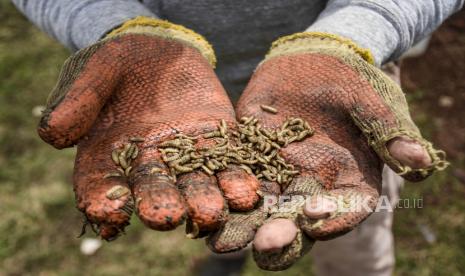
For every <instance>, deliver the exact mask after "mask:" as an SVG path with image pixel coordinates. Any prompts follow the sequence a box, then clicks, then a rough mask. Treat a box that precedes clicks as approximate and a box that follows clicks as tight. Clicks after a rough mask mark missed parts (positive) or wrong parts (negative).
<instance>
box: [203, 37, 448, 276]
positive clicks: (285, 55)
mask: <svg viewBox="0 0 465 276" xmlns="http://www.w3.org/2000/svg"><path fill="white" fill-rule="evenodd" d="M372 62H373V59H372V58H371V55H370V53H369V52H368V51H367V50H364V49H361V48H359V47H357V45H355V44H354V43H353V42H351V41H349V40H346V39H343V38H340V37H337V36H333V35H329V34H323V33H299V34H295V35H291V36H288V37H284V38H281V39H279V40H278V41H277V42H275V43H274V44H273V46H272V49H271V51H270V52H269V54H268V55H267V57H266V59H265V61H264V62H262V63H261V64H260V65H259V67H258V68H257V70H256V71H255V73H254V75H253V77H252V79H251V80H250V83H249V84H248V86H247V88H246V90H245V92H244V94H243V95H242V97H241V99H240V100H239V103H238V105H237V109H236V112H237V115H238V117H242V116H255V117H256V118H258V119H259V121H260V122H261V124H262V125H263V127H264V128H265V127H266V128H270V129H273V128H276V127H278V126H280V125H281V124H282V122H283V121H284V120H286V118H288V117H300V118H303V119H304V120H306V121H308V122H309V123H310V125H311V126H312V127H313V128H314V129H315V134H314V136H313V137H311V138H307V139H306V140H304V141H301V142H296V143H293V144H291V145H289V146H288V147H285V148H283V149H281V155H282V156H283V157H284V159H285V160H286V162H288V163H291V164H293V165H294V166H295V167H296V169H297V170H299V171H300V174H299V175H298V176H296V177H295V178H294V179H293V181H292V183H291V184H290V185H289V186H288V187H282V194H281V195H282V196H287V198H284V199H285V200H284V202H283V203H282V204H279V206H275V207H279V208H274V209H271V210H270V209H269V208H263V207H264V206H266V205H267V204H268V203H269V200H271V202H272V203H273V200H272V199H271V198H269V197H265V199H264V206H262V207H260V208H259V209H256V210H254V211H252V212H249V213H246V214H230V219H229V221H228V222H227V223H226V224H225V225H224V226H223V227H222V228H221V229H220V230H219V231H217V232H216V233H214V234H212V235H211V236H210V237H209V239H208V244H209V246H210V248H211V249H212V250H213V251H216V252H228V251H233V250H238V249H240V248H242V247H245V246H246V245H247V243H248V242H250V241H252V239H253V240H254V258H255V261H256V263H257V265H258V266H259V267H261V268H263V269H267V270H282V269H285V268H287V267H289V266H290V265H292V263H294V262H295V261H296V260H297V259H298V258H299V257H301V256H302V255H303V254H305V253H306V252H307V251H308V250H309V249H310V248H311V245H312V243H313V241H314V240H315V239H316V240H326V239H330V238H333V237H336V236H338V235H341V234H344V233H346V232H348V231H350V230H351V229H353V228H354V227H355V226H357V225H358V224H359V223H361V222H362V221H363V220H364V219H366V218H367V217H368V216H369V215H370V213H371V212H372V210H374V208H375V206H376V204H377V200H378V198H379V193H380V190H381V172H382V167H383V163H386V164H387V165H389V166H390V167H391V168H392V169H393V170H394V171H396V172H397V173H399V174H400V175H402V176H403V177H404V178H406V179H408V180H411V181H419V180H422V179H424V178H426V177H427V176H429V175H430V174H431V173H432V172H433V171H435V170H441V169H444V168H445V167H446V166H447V162H446V161H444V153H443V152H441V151H437V150H435V149H433V147H432V145H431V144H430V143H429V142H427V141H426V140H424V139H423V138H422V137H421V134H420V132H419V130H418V128H417V127H416V126H415V124H414V123H413V121H412V119H411V118H410V114H409V111H408V107H407V102H406V100H405V97H404V94H403V93H402V91H401V89H400V87H399V86H398V85H397V84H396V83H394V82H393V81H392V80H391V79H390V78H389V77H387V76H386V75H385V74H384V73H382V72H381V71H380V70H379V69H378V68H376V67H375V66H374V65H373V64H372ZM261 105H268V106H272V107H274V108H276V110H277V113H276V114H273V113H270V112H265V111H264V110H263V108H261ZM270 185H271V186H273V185H276V183H274V184H270V183H268V184H267V185H266V186H270ZM265 190H268V191H269V189H265ZM272 190H273V192H268V194H275V195H276V193H277V191H276V188H274V189H272ZM304 197H306V198H305V199H306V200H307V201H306V202H305V200H304ZM305 203H306V204H305ZM268 205H269V204H268ZM364 207H368V208H364ZM257 229H258V230H257Z"/></svg>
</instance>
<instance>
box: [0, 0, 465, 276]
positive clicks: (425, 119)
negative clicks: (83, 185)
mask: <svg viewBox="0 0 465 276" xmlns="http://www.w3.org/2000/svg"><path fill="white" fill-rule="evenodd" d="M462 17H463V16H462ZM462 23H464V22H462ZM462 23H460V22H459V23H458V27H457V26H455V25H454V26H455V27H454V28H452V30H456V29H457V28H458V32H459V33H461V38H459V41H456V38H450V37H449V36H447V35H445V38H444V37H442V38H441V37H439V38H435V39H433V43H432V47H433V46H434V45H442V46H444V43H445V44H450V39H452V40H453V42H454V43H462V42H464V43H465V35H464V31H463V30H464V29H465V24H463V26H462V27H461V25H460V24H462ZM454 24H456V23H454ZM448 30H449V29H447V30H446V31H448ZM446 31H444V32H446ZM456 36H457V35H455V36H454V37H456ZM441 39H442V40H441ZM448 39H449V40H448ZM460 39H461V40H460ZM441 43H442V44H441ZM454 45H455V48H453V49H452V50H450V51H452V52H453V51H456V52H455V54H454V53H453V54H450V51H449V52H448V53H449V54H450V55H452V56H451V57H450V60H451V61H450V62H448V63H447V62H446V63H445V64H443V65H440V66H437V65H436V63H435V62H437V61H438V58H439V61H441V60H442V59H446V58H445V57H444V55H442V56H441V53H442V52H441V51H439V52H438V51H434V49H433V50H432V51H433V52H431V53H430V54H431V55H433V57H435V58H434V60H431V62H430V61H428V60H426V59H424V58H419V59H414V60H411V61H407V62H406V64H405V66H404V67H405V72H406V73H405V77H404V82H405V83H406V87H407V88H408V89H407V90H408V98H409V100H410V101H411V104H412V110H413V113H414V117H415V120H416V121H417V122H418V123H419V125H420V126H421V128H422V129H423V131H424V134H425V136H427V138H430V139H432V140H433V141H435V142H436V143H438V144H439V145H440V147H441V146H442V147H445V148H446V150H448V152H452V154H451V158H452V162H453V166H452V168H450V169H448V170H447V171H446V172H444V173H439V174H436V175H434V176H433V177H431V178H430V179H429V180H427V181H426V182H424V183H420V184H407V185H406V187H405V189H404V190H403V192H402V198H423V199H424V200H423V203H424V208H422V209H398V210H397V211H396V218H395V226H394V232H395V237H396V259H397V267H396V274H398V275H461V274H462V275H463V274H465V268H464V267H465V212H464V211H465V201H464V198H465V197H464V196H465V184H464V183H463V181H464V180H463V178H464V174H463V170H462V169H463V168H464V166H463V163H464V156H463V152H460V151H462V150H463V145H464V141H465V139H464V137H463V133H464V123H463V118H464V112H463V109H464V108H465V85H464V83H463V81H462V83H461V84H460V80H459V77H458V78H456V79H450V78H451V76H450V73H451V72H452V73H453V74H455V73H454V72H456V71H455V70H459V68H458V67H457V66H460V64H457V62H456V61H455V60H456V59H457V58H458V60H460V58H462V59H461V60H462V63H463V60H465V59H464V58H465V54H464V53H465V50H463V49H461V48H463V45H465V44H458V45H456V44H454ZM460 45H462V47H460ZM434 47H439V46H434ZM457 51H458V52H457ZM69 54H70V53H69V52H68V51H67V50H66V49H64V48H63V47H62V46H61V45H60V44H58V43H57V42H55V41H53V40H52V39H50V38H49V37H47V36H46V35H44V34H43V33H41V32H40V31H39V30H38V29H37V28H36V27H34V26H33V25H32V24H31V23H29V22H28V21H27V20H26V19H25V18H24V17H23V16H22V15H21V14H19V12H17V11H16V10H15V8H14V7H13V5H12V4H10V2H9V1H7V0H0V275H78V274H79V275H82V274H91V275H109V274H111V275H125V274H136V273H138V274H144V275H145V274H151V275H189V274H190V273H191V272H192V269H193V267H194V266H195V264H196V263H198V261H199V260H200V259H202V258H203V257H205V256H207V255H208V251H207V249H206V248H205V246H204V242H203V241H192V240H187V239H186V238H184V234H183V230H182V229H179V230H177V231H174V232H169V233H158V232H154V231H150V230H147V229H145V228H144V227H143V226H142V225H141V224H140V223H139V222H138V221H137V219H133V221H132V223H131V226H130V227H129V228H128V229H127V230H128V234H127V235H125V236H123V237H121V238H120V239H118V240H117V241H114V242H111V243H104V244H103V247H102V248H101V249H100V250H99V251H98V252H97V253H96V254H95V255H93V256H85V255H83V254H81V253H80V250H79V246H80V242H81V240H80V239H78V238H77V236H78V234H79V232H80V230H81V225H82V218H81V215H80V213H79V212H78V211H77V210H76V209H75V206H74V196H73V193H72V188H71V175H72V169H73V156H74V149H67V150H62V151H58V150H55V149H53V148H52V147H50V146H48V145H47V144H45V143H44V142H42V141H41V140H40V138H39V137H38V136H37V134H36V124H37V122H38V119H39V116H40V112H39V110H40V107H41V106H42V105H43V104H44V103H45V100H46V98H47V95H48V93H49V91H50V90H51V89H52V88H53V86H54V83H55V80H56V78H57V75H58V73H59V70H60V67H61V65H62V63H63V62H64V60H65V59H66V58H67V57H68V56H69ZM457 54H458V55H459V57H457ZM427 55H428V53H427ZM438 55H439V56H438ZM428 62H430V63H431V64H429V63H428ZM428 64H429V65H428ZM441 66H442V67H441ZM461 66H462V67H461V68H460V70H463V67H464V65H463V64H462V65H461ZM437 68H444V71H445V72H447V74H446V73H444V74H443V76H441V75H439V76H438V73H437V72H436V71H435V70H436V69H437ZM421 70H423V71H424V74H431V75H434V76H435V77H436V81H434V82H432V84H428V82H425V81H424V80H425V77H426V76H425V75H424V74H423V73H421V72H422V71H421ZM460 70H459V71H460ZM435 72H436V73H435ZM461 72H462V73H461V74H460V73H459V74H458V75H459V76H462V78H463V72H465V71H461ZM439 74H441V72H439ZM417 76H420V77H417ZM426 78H427V77H426ZM438 82H439V83H438ZM441 82H444V83H441ZM451 82H453V84H454V86H453V87H447V85H449V86H450V83H451ZM434 86H437V87H439V88H437V87H434ZM443 88H444V91H437V90H436V89H443ZM452 90H453V91H452ZM454 91H455V92H454ZM440 92H441V93H443V94H440ZM449 92H450V93H449ZM452 92H454V93H452ZM444 93H445V94H444ZM447 93H449V94H448V95H447ZM441 97H442V98H441ZM444 97H448V98H447V99H448V100H449V103H450V101H451V100H452V103H453V105H452V109H446V110H443V108H446V107H447V106H449V108H450V107H451V105H450V104H445V105H444V104H442V103H443V102H444V101H447V99H446V100H444ZM457 106H458V109H457V110H456V111H454V110H455V109H453V108H455V107H457ZM446 111H447V112H446ZM448 111H450V112H448ZM454 118H455V119H454ZM460 118H461V119H460ZM451 128H453V129H454V131H458V132H457V134H456V135H455V134H453V133H450V132H448V131H449V130H450V129H451ZM443 132H446V133H445V134H444V133H443ZM451 136H452V137H451ZM448 139H449V141H447V140H448ZM461 139H462V140H461ZM450 140H452V142H450ZM443 141H445V142H443ZM451 143H452V144H451ZM457 151H459V152H457ZM460 179H461V180H460ZM425 229H426V230H425ZM422 231H423V234H422ZM425 231H426V232H428V234H434V235H435V236H436V239H435V241H433V242H431V241H430V242H428V241H427V239H425V235H424V233H425ZM86 236H87V237H92V235H91V234H90V233H88V234H87V235H86ZM310 271H311V260H310V258H309V257H306V258H303V260H301V261H299V262H298V263H297V264H296V265H295V266H294V267H292V268H291V269H290V270H287V271H285V272H281V273H273V274H274V275H277V274H286V275H303V274H306V275H309V274H310ZM267 274H271V273H266V272H263V271H260V270H259V269H257V268H256V267H255V265H254V264H253V261H252V260H251V258H249V259H248V262H247V266H246V269H245V275H267Z"/></svg>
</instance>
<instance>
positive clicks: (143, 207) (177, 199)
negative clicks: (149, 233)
mask: <svg viewBox="0 0 465 276" xmlns="http://www.w3.org/2000/svg"><path fill="white" fill-rule="evenodd" d="M140 146H141V150H140V151H139V152H140V154H139V156H138V157H137V159H135V160H134V161H135V162H134V167H135V169H134V170H133V173H132V175H131V176H130V183H131V186H132V190H133V194H134V198H135V199H136V210H137V215H138V216H139V218H140V220H141V221H142V222H143V223H144V224H145V225H147V226H148V227H150V228H151V229H154V230H159V231H167V230H172V229H174V228H176V227H177V226H179V225H181V224H183V223H184V221H185V219H186V216H187V208H186V203H185V201H184V199H183V197H182V196H181V194H180V193H179V191H178V189H177V187H176V185H175V182H174V179H172V177H171V176H170V175H169V170H168V168H167V166H166V165H165V164H164V163H163V161H162V159H161V156H160V153H159V152H158V150H157V149H155V148H154V147H149V146H145V145H144V144H142V145H140Z"/></svg>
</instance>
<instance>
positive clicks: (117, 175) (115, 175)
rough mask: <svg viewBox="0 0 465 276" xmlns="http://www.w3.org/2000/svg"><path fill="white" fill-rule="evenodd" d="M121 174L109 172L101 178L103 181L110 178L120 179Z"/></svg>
mask: <svg viewBox="0 0 465 276" xmlns="http://www.w3.org/2000/svg"><path fill="white" fill-rule="evenodd" d="M120 176H121V173H119V172H111V173H107V174H106V175H104V176H103V179H106V178H110V177H120Z"/></svg>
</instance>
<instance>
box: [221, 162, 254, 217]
mask: <svg viewBox="0 0 465 276" xmlns="http://www.w3.org/2000/svg"><path fill="white" fill-rule="evenodd" d="M217 177H218V185H219V187H220V188H221V190H222V191H223V194H224V197H225V199H226V200H227V202H228V205H229V207H230V208H231V209H232V210H236V211H248V210H251V209H252V208H253V207H254V206H255V204H256V203H257V202H258V200H259V196H258V194H257V191H258V189H259V188H260V182H259V181H258V179H257V178H256V177H255V176H253V175H250V174H248V173H247V172H246V171H244V170H243V169H241V168H239V167H229V168H227V169H226V170H224V171H222V172H219V173H218V174H217Z"/></svg>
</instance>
